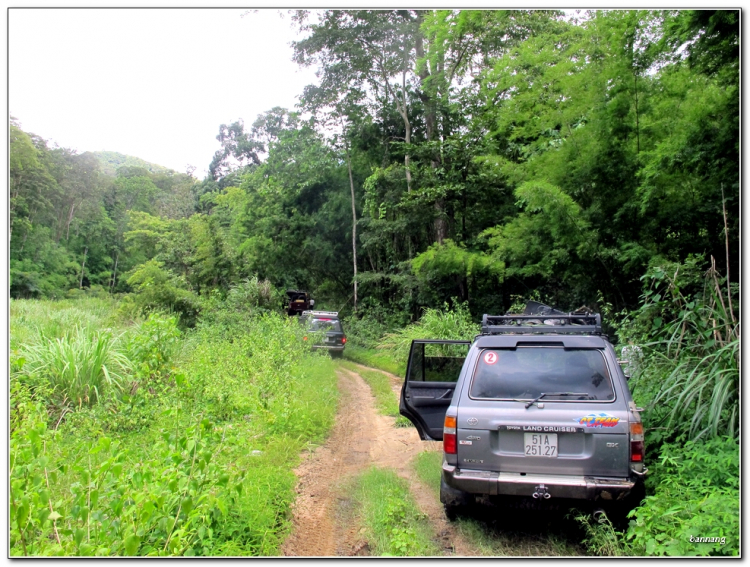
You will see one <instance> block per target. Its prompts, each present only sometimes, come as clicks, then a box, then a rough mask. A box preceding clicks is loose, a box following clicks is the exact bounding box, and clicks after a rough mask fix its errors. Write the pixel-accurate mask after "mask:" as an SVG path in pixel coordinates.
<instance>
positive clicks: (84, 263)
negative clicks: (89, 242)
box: [78, 246, 89, 289]
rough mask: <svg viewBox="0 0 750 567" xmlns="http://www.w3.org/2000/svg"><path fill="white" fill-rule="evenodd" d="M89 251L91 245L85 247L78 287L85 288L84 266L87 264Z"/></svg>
mask: <svg viewBox="0 0 750 567" xmlns="http://www.w3.org/2000/svg"><path fill="white" fill-rule="evenodd" d="M88 252H89V247H88V246H86V248H84V249H83V262H81V276H80V278H79V281H78V289H83V268H84V266H85V265H86V254H88Z"/></svg>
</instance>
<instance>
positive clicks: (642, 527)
mask: <svg viewBox="0 0 750 567" xmlns="http://www.w3.org/2000/svg"><path fill="white" fill-rule="evenodd" d="M653 471H654V472H653V473H652V475H651V476H650V477H649V478H648V483H649V485H650V487H651V490H652V491H653V492H652V494H651V495H650V496H647V497H646V499H645V501H644V503H643V505H642V506H640V507H639V508H636V509H635V510H634V511H633V512H631V517H632V518H633V520H632V521H631V524H630V527H629V529H628V531H627V541H628V542H629V546H630V548H631V550H632V553H633V554H635V555H671V556H675V555H677V556H685V555H690V556H693V555H701V556H707V555H738V554H739V538H740V494H739V486H740V478H739V474H740V473H739V445H738V444H737V442H736V441H735V440H733V439H731V438H729V437H726V438H723V439H722V438H714V439H711V440H707V441H688V442H687V443H685V444H684V445H682V444H665V445H663V446H662V447H661V458H660V459H659V462H658V463H654V465H653ZM650 492H651V491H650ZM699 538H706V539H699Z"/></svg>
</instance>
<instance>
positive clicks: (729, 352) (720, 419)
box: [631, 258, 740, 439]
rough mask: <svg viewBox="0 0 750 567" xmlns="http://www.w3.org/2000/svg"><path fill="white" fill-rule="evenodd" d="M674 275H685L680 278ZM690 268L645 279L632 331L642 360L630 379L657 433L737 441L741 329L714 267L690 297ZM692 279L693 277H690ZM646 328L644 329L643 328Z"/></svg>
mask: <svg viewBox="0 0 750 567" xmlns="http://www.w3.org/2000/svg"><path fill="white" fill-rule="evenodd" d="M681 271H684V272H688V273H687V274H681ZM690 271H693V272H695V265H694V264H693V265H691V264H690V263H687V264H686V265H673V266H670V267H669V268H668V269H665V268H663V267H658V268H655V269H652V270H651V271H649V273H648V274H647V275H646V276H644V278H645V279H646V280H647V282H648V283H649V288H648V289H647V291H646V292H645V293H644V296H643V299H644V303H643V306H642V307H641V309H640V310H639V311H638V312H636V316H635V318H634V321H632V322H631V327H632V326H637V325H640V326H641V329H642V330H641V336H642V337H645V340H643V342H642V345H641V346H642V348H643V349H644V354H645V355H646V358H647V361H648V362H647V363H646V364H645V365H644V366H643V368H642V369H641V371H640V372H639V373H638V374H639V375H638V376H637V377H636V380H634V386H635V388H636V389H638V388H640V389H641V390H642V391H643V390H646V395H647V397H649V398H651V401H650V404H649V405H650V407H651V408H654V409H655V413H656V414H657V415H660V416H661V417H660V419H659V423H658V424H654V425H655V426H659V427H663V428H664V429H663V430H664V431H667V432H677V433H678V434H679V433H684V434H685V435H686V436H687V438H689V439H699V438H702V437H704V436H706V435H709V436H723V435H730V436H732V437H735V438H736V437H737V436H738V435H739V384H740V375H739V363H740V325H739V321H738V320H737V319H736V318H735V316H734V313H735V311H734V309H732V308H730V298H729V294H728V292H726V291H725V286H724V284H725V283H726V282H725V280H724V278H721V277H720V275H719V274H718V272H717V271H716V268H715V265H714V264H713V258H712V267H711V268H710V269H709V270H708V271H707V272H705V273H704V276H703V290H702V292H699V293H692V294H691V293H690V292H689V291H688V289H689V288H690V286H689V285H685V284H686V282H685V280H686V279H687V280H689V279H690V278H689V272H690ZM693 279H695V278H693ZM644 325H645V328H644Z"/></svg>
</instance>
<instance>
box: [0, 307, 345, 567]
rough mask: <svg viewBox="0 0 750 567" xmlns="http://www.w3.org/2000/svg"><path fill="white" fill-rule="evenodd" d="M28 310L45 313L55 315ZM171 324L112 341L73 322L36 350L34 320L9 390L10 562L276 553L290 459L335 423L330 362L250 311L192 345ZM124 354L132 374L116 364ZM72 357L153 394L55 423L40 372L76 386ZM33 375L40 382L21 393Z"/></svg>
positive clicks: (292, 328)
mask: <svg viewBox="0 0 750 567" xmlns="http://www.w3.org/2000/svg"><path fill="white" fill-rule="evenodd" d="M39 303H40V304H41V305H40V306H39V309H38V310H34V312H35V313H37V314H39V315H40V316H43V314H44V311H45V307H47V306H50V305H51V306H52V309H53V310H54V308H55V307H56V306H55V305H54V304H52V302H39ZM30 311H32V309H29V312H30ZM219 318H220V319H221V320H222V321H223V322H226V321H227V318H225V317H219ZM175 325H176V320H175V319H174V317H167V316H156V315H152V316H150V317H149V319H148V320H147V321H136V322H134V323H133V324H132V325H130V326H129V327H123V328H120V329H119V331H120V333H122V336H118V340H116V339H115V334H114V333H113V332H112V331H106V330H99V331H91V330H87V329H85V328H84V327H83V326H80V327H74V328H72V329H71V330H70V331H69V332H67V333H66V334H65V335H63V336H60V337H56V338H54V339H52V340H50V339H49V338H47V337H45V338H43V340H41V339H39V337H40V336H42V335H40V333H39V332H38V331H33V329H32V328H31V324H30V323H29V328H30V332H29V333H28V335H27V336H28V337H29V338H30V340H31V338H33V339H34V341H36V342H34V343H33V344H27V343H23V344H21V345H20V346H19V351H18V353H17V355H18V356H17V359H16V364H15V371H14V374H13V376H12V384H11V386H12V387H11V412H12V416H11V417H12V420H11V423H12V428H11V430H12V432H11V441H10V457H11V463H10V500H11V503H10V519H11V525H10V554H11V555H13V556H17V555H32V556H34V555H36V556H45V555H66V556H78V555H82V556H95V555H96V556H113V555H139V556H144V555H149V556H175V555H186V556H188V555H202V556H220V555H244V556H250V555H275V554H277V553H278V548H279V546H280V544H281V542H282V541H283V540H284V538H285V536H286V535H287V534H288V531H289V527H290V522H289V511H290V507H291V503H292V501H293V499H294V497H295V492H294V486H295V482H296V477H295V476H294V473H293V468H294V467H295V466H296V465H297V464H298V462H299V454H300V451H302V449H304V448H305V447H306V446H307V445H308V444H310V443H316V442H319V441H320V440H321V439H322V438H323V436H324V435H325V433H326V432H327V430H328V429H329V428H330V426H331V424H332V423H333V419H334V415H335V411H336V402H337V393H338V392H337V389H336V376H335V372H334V363H333V362H332V361H331V360H330V358H329V357H327V356H323V355H317V354H313V353H308V352H307V351H303V350H301V348H300V345H301V339H299V337H298V336H297V333H298V331H299V325H298V324H297V321H296V320H295V321H292V320H289V318H281V317H278V316H253V315H250V316H246V317H244V318H243V319H242V321H241V322H234V323H232V324H231V326H230V325H226V324H222V325H220V326H217V327H212V326H210V325H209V326H203V327H201V328H199V329H197V330H194V331H191V332H190V333H189V334H188V335H187V336H186V335H182V334H179V333H177V332H176V327H175ZM227 331H234V332H231V333H228V332H227ZM85 337H89V338H92V339H93V338H95V337H96V338H97V339H101V343H102V344H101V345H100V348H99V350H98V351H96V349H95V347H96V342H95V341H94V340H92V341H91V345H89V344H88V342H87V341H85V340H84V339H85ZM79 338H80V344H79ZM38 339H39V340H38ZM298 339H299V340H298ZM176 341H179V343H178V342H176ZM106 346H109V347H110V349H109V351H108V353H109V358H107V357H106V356H104V354H103V353H104V351H105V350H106ZM87 349H88V350H87ZM179 350H181V351H182V352H181V353H178V351H179ZM97 352H99V354H97ZM125 353H127V354H128V356H131V357H133V360H132V361H131V362H132V364H133V366H134V368H133V369H132V372H131V370H130V369H128V370H127V371H126V370H125V369H119V368H118V367H117V362H113V360H114V358H112V356H113V355H115V358H117V355H120V356H124V355H125ZM22 359H23V361H21V360H22ZM83 359H85V360H86V361H87V362H86V364H89V365H90V366H92V367H94V368H95V367H96V366H97V365H98V364H99V363H101V364H102V365H103V366H104V367H106V369H107V373H104V377H105V380H106V377H107V374H108V375H109V378H110V379H112V380H113V381H115V380H118V381H119V382H121V383H122V382H124V379H125V378H126V377H132V379H133V380H138V381H147V380H148V381H149V382H148V384H149V387H148V388H139V389H138V390H137V391H136V392H134V391H129V392H128V393H127V394H123V395H122V396H120V397H118V398H117V400H115V401H114V402H113V401H112V400H110V399H107V400H105V403H101V404H93V405H92V406H91V407H82V408H80V409H78V408H76V410H75V411H72V412H70V413H69V414H67V417H66V419H65V420H60V421H58V420H56V419H52V420H50V404H49V399H50V394H49V387H48V386H46V383H47V380H48V379H49V376H50V375H51V374H54V372H58V373H62V374H65V373H70V374H71V375H73V376H78V378H80V379H81V380H80V381H81V382H82V383H86V382H85V381H84V380H83V376H84V375H86V373H87V372H88V371H87V370H86V369H85V368H84V362H83ZM103 360H106V362H101V361H103ZM118 360H119V359H118ZM55 361H57V362H55ZM97 361H99V362H97ZM120 361H121V360H120ZM58 363H59V364H58ZM52 369H55V370H54V372H52ZM74 369H77V370H76V372H77V374H75V372H74ZM113 369H116V370H115V372H114V373H113ZM115 375H117V378H115ZM32 377H36V378H37V379H40V380H42V379H43V381H44V382H43V383H42V382H40V384H39V385H38V386H39V387H36V388H30V387H29V384H28V382H29V381H30V380H31V379H32ZM40 377H43V378H40ZM167 377H168V378H169V379H164V378H167ZM22 380H25V382H22ZM41 386H45V387H46V389H45V387H41ZM151 386H153V388H152V387H151ZM104 390H106V384H105V385H104ZM152 390H153V391H152ZM84 391H85V386H84ZM60 392H62V389H60ZM88 393H89V399H95V397H96V391H94V390H89V391H88ZM98 394H99V395H100V396H101V397H102V398H104V397H105V394H104V391H102V389H99V390H98ZM70 397H71V396H68V398H70ZM81 400H82V403H85V398H84V396H81ZM133 415H136V416H141V417H144V418H145V419H140V418H139V419H138V420H137V421H138V423H137V424H135V425H133V424H131V423H130V422H129V421H128V419H130V418H131V417H132V416H133ZM120 418H122V419H120ZM125 418H127V419H125ZM52 425H54V427H52Z"/></svg>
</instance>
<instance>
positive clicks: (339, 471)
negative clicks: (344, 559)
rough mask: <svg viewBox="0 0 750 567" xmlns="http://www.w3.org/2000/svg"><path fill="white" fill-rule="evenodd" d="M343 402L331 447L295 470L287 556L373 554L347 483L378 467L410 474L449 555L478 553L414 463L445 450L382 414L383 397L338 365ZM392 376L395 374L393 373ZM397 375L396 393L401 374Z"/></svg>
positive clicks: (318, 451) (394, 379)
mask: <svg viewBox="0 0 750 567" xmlns="http://www.w3.org/2000/svg"><path fill="white" fill-rule="evenodd" d="M337 374H338V380H339V389H340V392H341V399H340V403H339V412H338V415H337V418H336V423H335V426H334V428H333V430H332V433H331V436H330V437H329V439H328V441H327V442H326V444H325V445H323V446H321V447H318V448H317V449H315V450H314V451H312V452H310V453H308V454H306V455H304V456H303V460H302V463H301V464H300V466H299V467H298V468H297V469H296V471H295V473H296V474H297V477H298V478H299V483H298V485H297V493H298V496H297V500H296V502H295V505H294V509H293V514H294V516H293V524H294V527H293V530H292V533H291V535H290V536H289V538H288V539H287V541H286V542H285V543H284V545H283V547H282V553H283V554H284V555H287V556H296V557H313V556H315V557H320V556H353V555H367V554H368V549H369V548H368V546H367V542H366V541H364V540H363V539H362V536H361V534H360V530H359V526H358V525H356V523H355V522H351V521H348V519H347V518H345V515H346V514H345V510H346V509H347V506H349V505H350V504H351V503H350V501H349V496H348V495H347V494H346V491H345V488H344V487H345V485H346V482H347V481H348V480H349V479H351V478H352V477H353V476H355V475H357V474H359V473H361V472H363V471H364V470H365V469H366V468H368V467H370V466H371V465H377V466H380V467H388V468H391V469H393V470H395V471H396V472H397V473H398V474H399V476H401V477H403V478H405V479H407V481H408V482H409V485H410V489H411V493H412V495H413V496H414V499H415V500H416V502H417V504H418V506H419V507H420V509H421V511H422V512H423V513H425V514H426V515H427V517H428V518H430V521H431V522H432V523H433V529H434V532H435V534H436V538H439V540H440V543H441V546H442V548H443V550H444V554H445V555H458V556H471V555H478V554H479V553H478V552H477V550H476V549H474V548H473V547H472V546H471V545H470V544H469V543H468V542H467V541H465V540H464V538H463V537H462V536H461V535H460V534H459V533H457V531H456V530H455V529H454V527H453V526H452V525H451V524H450V523H449V522H448V521H447V520H446V519H445V516H444V514H443V509H442V506H441V504H440V502H439V501H438V499H437V497H436V496H435V494H434V492H432V491H431V490H430V489H429V488H428V487H426V486H425V485H424V484H422V483H421V482H420V481H419V480H418V479H417V477H416V474H415V473H414V471H413V469H412V466H411V461H412V459H413V458H414V456H415V455H416V454H417V453H419V452H421V451H424V450H440V449H441V447H440V444H439V443H426V442H424V441H421V440H420V439H419V436H418V435H417V432H416V431H415V430H414V429H413V428H411V427H409V428H395V427H394V426H393V424H394V421H395V418H393V417H387V416H383V415H380V414H379V413H378V412H377V411H376V409H375V398H374V396H373V395H372V393H371V392H370V388H369V386H368V385H367V384H366V383H365V381H364V380H363V379H362V377H361V376H360V375H359V374H357V373H355V372H350V371H348V370H345V369H343V368H340V369H338V370H337ZM386 374H387V373H386ZM389 376H390V377H391V379H392V385H393V388H394V391H395V390H396V389H397V388H398V387H399V383H398V380H399V379H398V378H397V377H395V376H393V375H389Z"/></svg>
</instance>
